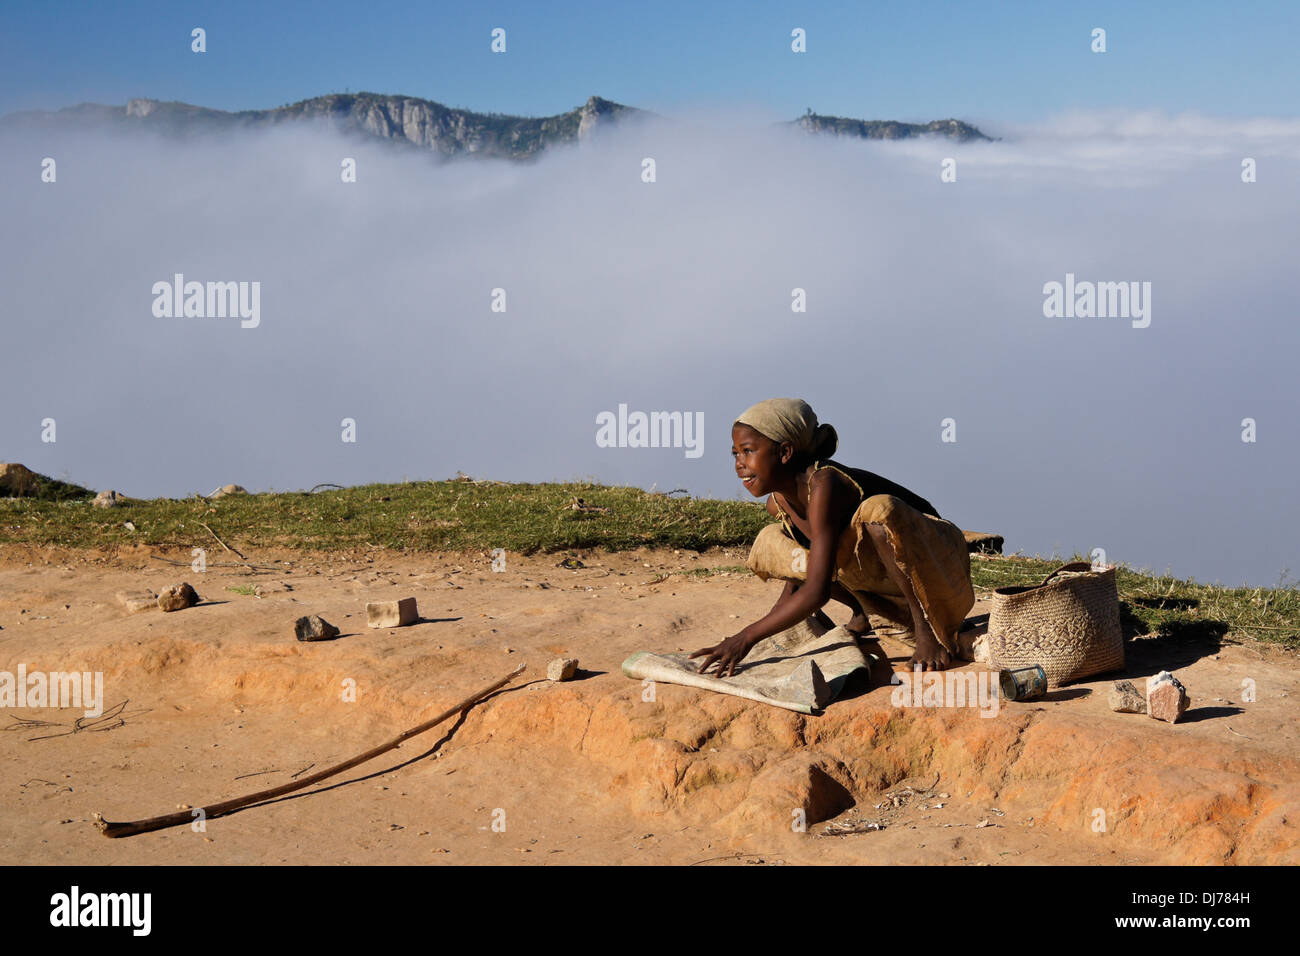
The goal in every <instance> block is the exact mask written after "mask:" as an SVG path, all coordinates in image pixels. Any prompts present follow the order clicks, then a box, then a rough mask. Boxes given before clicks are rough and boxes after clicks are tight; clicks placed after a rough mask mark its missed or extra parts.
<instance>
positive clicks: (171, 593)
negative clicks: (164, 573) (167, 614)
mask: <svg viewBox="0 0 1300 956" xmlns="http://www.w3.org/2000/svg"><path fill="white" fill-rule="evenodd" d="M198 603H199V596H198V594H196V593H195V591H194V588H192V587H190V586H189V585H188V584H186V583H184V582H182V583H180V584H173V585H172V586H171V587H167V588H163V589H162V592H161V593H160V594H159V595H158V606H159V607H160V608H162V609H163V610H164V611H179V610H180V609H181V608H186V607H193V606H194V605H196V604H198Z"/></svg>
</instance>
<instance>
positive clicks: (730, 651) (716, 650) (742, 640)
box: [687, 631, 755, 677]
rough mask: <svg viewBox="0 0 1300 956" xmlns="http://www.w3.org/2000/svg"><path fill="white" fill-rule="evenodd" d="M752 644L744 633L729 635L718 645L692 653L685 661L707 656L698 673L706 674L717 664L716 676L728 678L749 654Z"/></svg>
mask: <svg viewBox="0 0 1300 956" xmlns="http://www.w3.org/2000/svg"><path fill="white" fill-rule="evenodd" d="M754 643H755V642H754V641H751V640H750V639H749V638H748V637H746V636H745V633H744V632H743V631H741V632H740V633H739V634H733V635H731V637H729V638H727V639H726V640H725V641H723V642H722V643H720V644H715V645H713V646H712V647H702V648H700V649H699V650H698V651H695V652H693V653H692V654H691V655H690V657H688V658H687V659H688V660H689V659H690V658H694V657H699V656H701V655H703V654H707V655H708V656H707V657H706V658H705V659H704V662H703V663H702V664H701V665H700V673H701V674H704V673H707V672H708V670H709V668H710V667H712V666H713V665H714V664H717V665H718V669H717V671H716V676H718V677H730V676H731V675H732V674H734V673H735V672H736V665H737V664H739V663H740V662H741V661H742V660H744V659H745V655H746V654H748V653H749V651H750V648H752V647H753V646H754Z"/></svg>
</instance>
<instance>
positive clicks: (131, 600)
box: [117, 588, 158, 614]
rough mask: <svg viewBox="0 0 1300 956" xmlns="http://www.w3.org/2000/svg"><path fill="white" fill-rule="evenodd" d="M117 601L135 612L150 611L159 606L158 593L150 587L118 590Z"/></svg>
mask: <svg viewBox="0 0 1300 956" xmlns="http://www.w3.org/2000/svg"><path fill="white" fill-rule="evenodd" d="M117 603H119V604H121V605H122V606H123V607H124V608H126V609H127V610H128V611H130V612H131V613H132V614H135V613H136V612H137V611H149V610H153V609H154V608H157V607H158V595H156V594H154V593H153V592H152V591H150V590H149V589H148V588H146V589H145V590H143V591H118V592H117Z"/></svg>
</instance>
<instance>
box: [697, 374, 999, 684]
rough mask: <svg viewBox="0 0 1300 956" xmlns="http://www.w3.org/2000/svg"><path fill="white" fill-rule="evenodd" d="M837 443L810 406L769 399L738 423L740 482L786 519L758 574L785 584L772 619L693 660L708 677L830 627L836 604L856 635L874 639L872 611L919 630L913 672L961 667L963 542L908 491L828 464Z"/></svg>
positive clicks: (757, 544)
mask: <svg viewBox="0 0 1300 956" xmlns="http://www.w3.org/2000/svg"><path fill="white" fill-rule="evenodd" d="M838 444H839V439H838V437H837V436H836V434H835V429H834V428H832V427H831V426H830V425H822V424H818V422H817V416H816V414H814V412H813V410H812V409H811V408H810V407H809V406H808V403H807V402H805V401H803V400H802V399H794V398H772V399H768V400H767V401H764V402H759V403H758V404H757V405H755V406H753V407H752V408H750V409H749V410H747V411H746V412H744V414H742V415H741V416H740V417H739V418H737V419H736V422H735V424H734V425H733V426H732V429H731V454H732V456H733V457H734V458H735V460H736V474H737V476H739V478H740V480H741V482H742V483H743V484H744V486H745V487H746V488H747V489H749V493H750V494H752V495H754V496H755V497H759V496H760V495H768V499H767V510H768V512H769V513H770V514H771V515H772V516H773V517H776V518H779V519H781V523H780V524H770V525H768V526H767V527H766V528H764V529H763V530H762V531H761V532H760V533H759V535H758V538H757V539H755V541H754V546H753V548H752V549H751V551H750V555H749V562H748V563H749V567H750V569H751V570H752V571H754V573H756V574H757V575H758V576H759V577H760V578H762V579H763V580H764V581H766V580H768V579H769V578H773V577H775V578H778V579H781V580H784V581H785V582H786V585H785V590H784V591H782V592H781V596H780V598H778V599H777V602H776V604H775V605H774V606H773V607H772V610H771V611H769V612H768V613H767V615H766V616H764V617H762V618H760V619H759V620H757V621H755V622H754V623H753V624H751V625H749V626H748V627H746V628H745V629H744V630H742V631H740V632H738V633H736V634H733V635H732V636H731V637H729V638H727V639H726V640H724V641H722V642H721V643H719V644H715V645H714V646H713V647H704V648H701V649H700V650H698V651H695V652H694V653H692V654H691V655H690V656H691V657H704V661H703V662H701V666H700V673H705V672H707V671H708V669H709V668H710V667H713V666H714V665H717V670H716V673H717V675H718V676H729V675H731V674H733V673H735V670H736V665H737V664H739V663H740V662H741V661H742V660H743V659H744V657H745V655H746V654H748V653H749V650H750V648H752V647H753V646H754V645H755V644H757V643H758V642H759V641H761V640H763V639H764V638H766V637H771V636H772V635H773V634H776V633H778V632H780V631H783V630H786V629H787V628H789V627H791V626H793V625H794V624H796V623H798V622H799V621H802V620H804V619H805V618H807V617H808V616H810V615H812V614H814V613H815V614H818V615H819V616H820V617H822V618H823V620H825V616H824V615H822V614H821V612H820V608H821V607H822V606H823V605H824V604H825V603H826V602H827V601H828V600H830V599H831V598H834V599H835V600H837V601H840V602H841V603H843V604H845V605H847V606H848V607H849V608H850V609H851V610H852V611H853V618H852V620H850V621H849V622H848V624H847V625H845V627H846V628H847V629H848V630H849V631H851V632H853V633H854V634H856V635H858V636H862V637H865V636H868V635H870V634H871V625H870V624H869V623H868V621H867V614H868V613H875V614H879V615H881V616H882V617H885V618H888V619H889V620H892V621H895V622H897V623H900V624H903V625H905V626H910V627H911V629H912V635H913V637H914V638H915V640H916V653H915V654H913V655H912V659H911V661H910V662H909V663H911V664H912V665H913V666H920V667H921V668H923V669H926V670H942V669H944V668H946V667H948V666H950V665H951V664H952V663H953V662H954V661H955V660H956V635H957V629H958V628H959V627H960V626H961V623H962V621H963V620H964V619H965V617H966V614H967V612H968V611H970V609H971V607H973V606H974V604H975V592H974V589H973V588H972V587H971V581H970V554H969V552H968V550H967V546H966V538H965V535H963V534H962V531H961V529H960V528H958V527H957V526H956V525H955V524H953V523H952V522H951V521H946V520H944V519H943V518H941V517H939V513H938V512H937V511H936V510H935V509H934V506H933V505H931V504H930V503H929V502H928V501H926V500H925V499H924V498H922V497H920V496H919V495H917V494H915V493H913V492H911V491H909V490H908V489H906V488H904V487H903V486H902V485H898V484H895V483H894V482H892V481H889V480H887V479H885V478H882V477H880V476H879V475H876V474H873V473H871V472H869V471H863V470H862V469H859V468H847V467H845V466H843V465H839V464H836V463H835V462H833V461H830V460H828V459H829V458H830V456H831V455H833V454H834V453H835V449H836V447H837V446H838Z"/></svg>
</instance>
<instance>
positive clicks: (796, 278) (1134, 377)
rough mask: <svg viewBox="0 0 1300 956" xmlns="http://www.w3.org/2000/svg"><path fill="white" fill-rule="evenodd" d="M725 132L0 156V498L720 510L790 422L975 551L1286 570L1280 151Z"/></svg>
mask: <svg viewBox="0 0 1300 956" xmlns="http://www.w3.org/2000/svg"><path fill="white" fill-rule="evenodd" d="M750 120H751V118H750V117H745V118H744V121H738V120H737V119H736V117H735V116H734V115H733V116H728V115H725V114H720V115H709V114H707V113H699V114H696V115H693V116H691V117H684V118H681V120H680V121H679V122H677V123H661V122H651V123H647V124H632V125H628V126H625V127H620V128H618V129H614V130H607V131H605V132H604V134H603V135H602V136H600V137H597V138H596V139H594V140H592V141H588V142H585V143H583V144H582V145H580V146H577V147H569V148H559V149H554V150H552V151H550V152H549V153H547V154H546V155H544V156H543V157H542V158H541V159H540V160H538V161H537V162H534V163H530V164H513V163H509V162H506V161H499V160H478V159H471V160H465V161H455V162H450V163H438V162H435V161H434V160H433V158H432V157H430V156H429V155H427V154H424V153H420V152H418V151H415V150H393V149H390V148H387V147H386V145H385V144H382V143H375V142H369V143H362V142H357V141H355V140H350V139H344V138H342V137H340V136H339V135H337V134H335V133H333V132H331V131H329V130H327V129H324V128H314V127H313V128H304V127H293V128H290V127H284V128H279V129H275V130H272V131H269V132H260V133H255V134H254V133H241V134H235V135H231V136H229V137H226V138H217V139H213V140H195V141H191V142H188V143H177V142H174V141H170V140H165V139H160V138H157V137H154V136H152V135H133V136H126V137H123V136H119V135H115V134H114V135H110V134H106V133H86V132H81V133H76V134H72V133H43V134H42V133H32V132H22V133H18V132H9V133H7V134H5V135H4V136H3V139H2V140H0V212H2V213H3V219H4V223H5V228H4V232H3V249H2V250H0V251H2V252H3V262H4V265H3V292H0V316H3V322H4V339H3V341H4V345H3V349H0V383H2V384H0V401H2V402H3V408H4V414H3V416H0V460H9V461H15V460H16V461H22V462H23V463H25V464H26V465H28V466H29V467H31V468H34V469H36V470H38V471H41V472H44V473H47V474H53V475H56V476H66V477H67V478H69V479H70V480H74V481H77V482H79V483H82V484H86V485H88V486H90V487H94V488H108V487H112V488H116V489H117V490H118V491H120V492H122V493H125V494H129V495H138V496H157V495H167V496H174V497H180V496H184V495H186V494H188V493H191V492H196V491H197V492H203V493H206V492H209V491H211V490H212V489H213V488H215V487H216V486H218V485H220V484H223V483H226V482H237V483H239V484H242V485H244V486H245V487H247V488H249V489H250V490H254V491H258V490H268V489H276V490H287V489H297V488H308V487H311V486H312V485H315V484H317V483H318V482H336V483H340V484H345V485H351V484H360V483H367V482H378V481H398V480H402V479H403V478H411V479H417V478H435V479H441V478H446V477H450V476H452V475H454V474H455V473H456V471H457V470H461V471H464V472H466V473H469V474H471V475H474V476H486V477H493V478H498V479H504V480H527V481H546V480H566V479H582V478H591V479H595V480H598V481H601V482H605V483H612V484H632V485H638V486H641V487H645V488H649V487H651V486H657V487H658V488H659V489H673V488H686V489H688V490H689V491H690V492H691V493H693V494H698V495H711V496H727V497H730V496H740V497H745V498H748V495H747V494H746V493H745V492H744V491H743V489H741V488H740V485H739V482H738V481H737V480H736V478H735V476H734V473H733V471H732V464H731V459H730V423H731V422H732V421H733V419H734V418H735V416H736V414H738V413H739V412H740V411H741V410H742V409H744V408H746V407H747V406H749V405H750V404H752V403H753V402H756V401H758V400H759V399H762V398H766V397H770V396H779V395H789V396H800V397H803V398H806V399H807V400H808V401H809V402H811V403H812V405H813V407H814V408H815V409H816V410H817V411H818V413H819V414H820V415H821V417H822V419H823V420H824V421H829V422H831V423H832V424H834V425H835V426H836V428H837V429H838V430H839V433H840V436H841V448H840V452H839V453H838V455H837V458H838V459H839V460H841V461H843V462H845V463H848V464H851V465H856V466H859V467H865V468H869V469H872V470H874V471H877V472H880V473H882V474H884V475H886V476H887V477H890V478H892V479H894V480H897V481H900V482H902V483H903V484H905V485H907V486H909V487H911V488H913V489H914V490H916V491H917V492H919V493H920V494H922V495H924V496H925V497H927V498H929V499H930V500H931V501H933V502H934V503H935V505H936V506H937V507H938V508H939V510H940V512H941V513H942V514H944V516H945V517H949V518H951V519H952V520H954V521H956V522H957V523H958V524H960V525H961V526H962V527H963V528H967V529H975V530H981V531H993V532H997V533H1000V534H1003V535H1005V536H1006V541H1007V550H1008V551H1016V550H1023V551H1025V552H1026V553H1044V554H1051V553H1054V552H1059V553H1061V554H1063V555H1065V556H1067V557H1068V556H1069V555H1070V554H1072V553H1073V552H1074V551H1076V550H1078V551H1080V552H1082V553H1087V552H1088V551H1090V550H1091V549H1092V548H1103V549H1105V553H1106V557H1107V560H1109V561H1112V562H1114V561H1126V562H1129V563H1131V564H1133V565H1135V566H1139V567H1144V566H1145V567H1152V568H1154V569H1155V570H1157V571H1163V570H1166V569H1168V570H1171V571H1173V572H1174V573H1177V574H1181V575H1194V576H1196V577H1198V578H1200V579H1208V580H1213V579H1219V580H1222V581H1223V582H1224V583H1232V584H1236V583H1241V582H1242V581H1243V580H1245V581H1249V582H1250V583H1252V584H1259V585H1267V584H1272V583H1276V581H1277V579H1278V575H1279V573H1280V572H1281V571H1282V570H1283V568H1288V567H1289V568H1297V567H1300V561H1297V550H1298V549H1297V545H1296V542H1295V538H1294V529H1295V528H1296V527H1297V526H1300V520H1297V519H1298V518H1300V508H1297V506H1296V504H1295V496H1294V492H1293V490H1292V489H1293V483H1294V482H1293V480H1292V476H1293V475H1294V473H1295V471H1296V466H1297V464H1300V441H1297V437H1300V435H1298V432H1300V427H1298V425H1297V421H1296V417H1297V408H1298V407H1300V403H1297V401H1296V387H1295V385H1294V384H1293V383H1294V369H1293V366H1294V362H1295V356H1296V354H1297V345H1300V333H1298V332H1297V328H1296V321H1295V315H1296V300H1297V296H1296V291H1295V281H1296V280H1295V240H1296V233H1297V230H1296V223H1297V221H1298V216H1297V213H1298V212H1300V210H1298V209H1297V206H1298V205H1300V203H1298V202H1297V197H1298V195H1300V193H1298V190H1297V187H1296V184H1297V183H1298V182H1300V175H1298V174H1300V123H1297V122H1296V121H1287V120H1270V119H1256V120H1224V119H1217V118H1213V117H1201V116H1181V117H1169V116H1162V115H1158V114H1074V115H1069V116H1062V117H1060V118H1058V119H1057V120H1054V121H1053V122H1051V123H1048V124H1044V125H1043V126H1040V127H1037V128H1010V127H1007V128H1003V129H998V130H994V131H993V132H995V133H996V134H997V135H1000V136H1001V137H1003V138H1002V139H1001V140H1000V141H999V142H995V143H973V144H969V145H956V144H952V143H949V142H947V141H943V140H917V141H905V142H863V141H860V140H853V139H837V138H835V137H832V136H822V137H812V136H808V135H807V134H803V133H800V132H797V131H794V130H790V129H788V128H787V129H782V128H778V127H776V126H773V125H770V124H766V123H761V122H758V123H755V122H752V121H750ZM44 157H52V158H54V159H55V160H56V162H57V182H56V183H53V184H49V183H42V182H41V181H40V172H41V161H42V159H43V158H44ZM344 157H353V158H355V159H356V162H357V170H358V175H357V180H358V181H357V182H356V183H354V184H346V183H343V182H341V181H340V162H341V160H342V159H343V158H344ZM646 157H651V158H653V160H654V162H655V173H656V181H655V182H653V183H647V182H644V181H643V179H642V175H643V168H644V167H643V162H642V161H643V159H644V158H646ZM1245 157H1250V158H1253V159H1254V160H1255V161H1256V164H1257V169H1258V182H1255V183H1251V184H1247V183H1243V182H1242V178H1241V164H1242V160H1243V158H1245ZM948 158H951V159H954V160H955V161H956V172H957V181H956V182H952V183H945V182H942V181H941V178H940V171H941V164H942V163H943V161H944V160H945V159H948ZM178 272H179V273H183V274H184V276H185V277H186V280H187V281H188V280H198V281H201V282H207V281H257V282H260V283H261V315H260V325H259V326H258V327H257V328H241V327H240V323H239V321H238V320H237V319H229V318H227V319H219V318H208V319H199V318H189V319H182V318H157V317H155V316H154V314H153V312H152V305H153V302H154V295H153V293H152V291H151V290H152V287H153V285H154V283H155V282H159V281H164V282H168V281H171V279H172V276H173V274H174V273H178ZM1066 273H1073V274H1074V275H1075V276H1076V277H1077V279H1078V280H1094V281H1148V282H1151V283H1152V302H1151V323H1150V326H1149V327H1147V328H1134V327H1132V324H1131V323H1130V322H1129V321H1128V320H1126V319H1121V318H1109V319H1101V318H1093V319H1064V318H1062V319H1049V318H1045V317H1044V315H1043V300H1044V295H1043V286H1044V283H1047V282H1051V281H1058V282H1063V281H1064V279H1065V275H1066ZM498 288H499V289H504V290H505V293H506V305H507V311H506V312H504V313H497V312H493V311H492V309H491V305H492V301H493V298H492V296H493V290H494V289H498ZM795 288H800V289H804V290H806V296H807V311H806V312H805V313H795V312H792V310H791V301H792V299H791V294H792V290H793V289H795ZM620 403H623V404H626V405H627V407H628V409H629V410H632V411H636V410H640V411H646V412H650V411H683V412H702V413H703V415H704V422H705V427H704V444H703V454H702V455H701V456H700V457H688V456H687V454H686V450H685V449H683V448H602V447H598V446H597V442H596V431H597V428H596V417H597V415H598V414H599V413H601V412H602V411H614V412H616V411H617V409H618V407H619V404H620ZM345 418H351V419H355V421H356V437H357V440H356V442H355V443H346V442H343V441H341V439H340V435H341V433H342V425H341V422H342V420H343V419H345ZM948 418H951V419H953V420H955V429H956V438H957V440H956V441H955V442H944V441H942V440H941V432H942V426H941V423H942V422H943V420H944V419H948ZM1245 418H1252V419H1254V420H1255V421H1256V423H1257V426H1256V427H1257V437H1258V440H1257V441H1255V442H1253V443H1247V442H1243V441H1242V440H1241V435H1242V420H1243V419H1245ZM45 419H54V420H55V422H56V427H57V441H56V442H54V443H44V442H42V440H41V433H42V424H41V423H42V421H43V420H45Z"/></svg>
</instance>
